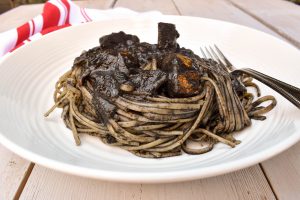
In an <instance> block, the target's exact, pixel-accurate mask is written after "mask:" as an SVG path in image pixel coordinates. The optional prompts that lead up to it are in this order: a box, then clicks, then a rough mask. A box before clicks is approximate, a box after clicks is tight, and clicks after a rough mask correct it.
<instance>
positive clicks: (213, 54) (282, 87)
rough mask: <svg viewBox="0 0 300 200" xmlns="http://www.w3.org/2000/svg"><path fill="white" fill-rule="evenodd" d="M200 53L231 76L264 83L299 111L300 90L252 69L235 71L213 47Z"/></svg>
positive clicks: (216, 48)
mask: <svg viewBox="0 0 300 200" xmlns="http://www.w3.org/2000/svg"><path fill="white" fill-rule="evenodd" d="M200 50H201V53H202V55H203V57H204V58H206V59H213V60H214V61H216V62H218V63H219V64H220V66H221V67H223V68H224V69H226V70H227V71H228V72H230V73H231V74H233V75H234V74H236V75H237V74H240V73H244V74H247V75H249V76H252V77H253V78H255V79H256V80H258V81H260V82H262V83H264V84H265V85H267V86H269V87H270V88H272V89H273V90H275V91H276V92H278V93H279V94H281V95H282V96H283V97H284V98H286V99H287V100H289V101H290V102H291V103H293V104H294V105H295V106H296V107H297V108H299V109H300V89H299V88H297V87H295V86H293V85H290V84H287V83H285V82H282V81H280V80H278V79H275V78H273V77H270V76H268V75H266V74H263V73H261V72H258V71H256V70H254V69H250V68H241V69H236V68H235V67H234V66H233V65H232V64H231V62H229V60H228V59H227V58H226V57H225V56H224V54H223V53H222V51H221V50H220V49H219V48H218V47H217V46H216V45H214V47H208V48H207V47H205V48H204V49H203V48H201V47H200Z"/></svg>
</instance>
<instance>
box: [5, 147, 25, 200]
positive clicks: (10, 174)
mask: <svg viewBox="0 0 300 200" xmlns="http://www.w3.org/2000/svg"><path fill="white" fill-rule="evenodd" d="M0 158H1V162H0V199H13V197H14V196H15V194H16V193H17V192H18V191H19V186H20V185H21V183H22V181H23V179H24V178H26V174H27V172H28V169H29V166H30V162H29V161H26V160H24V159H22V158H20V157H19V156H17V155H15V154H14V153H12V152H10V151H9V150H7V149H6V148H4V147H3V146H2V145H0Z"/></svg>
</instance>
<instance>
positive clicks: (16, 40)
mask: <svg viewBox="0 0 300 200" xmlns="http://www.w3.org/2000/svg"><path fill="white" fill-rule="evenodd" d="M136 15H141V14H139V13H136V12H134V11H132V10H129V9H125V8H115V9H109V10H96V9H87V8H80V7H79V6H77V5H76V4H74V3H73V2H72V1H70V0H49V1H48V2H46V3H45V4H44V9H43V13H42V14H41V15H38V16H36V17H35V18H33V19H32V20H30V21H29V22H27V23H25V24H23V25H22V26H19V27H18V28H15V29H12V30H9V31H6V32H3V33H0V58H1V56H3V55H5V54H6V53H8V52H11V51H13V50H15V49H16V48H19V47H20V46H22V45H24V44H26V43H28V42H30V41H32V40H36V39H38V38H41V37H42V36H43V35H45V34H47V33H50V32H52V31H56V30H58V29H61V28H65V27H68V26H71V25H74V24H79V23H85V22H90V21H96V20H106V19H113V18H124V17H128V16H136ZM142 15H151V16H152V15H160V13H159V12H155V11H154V12H153V11H152V12H147V13H143V14H142Z"/></svg>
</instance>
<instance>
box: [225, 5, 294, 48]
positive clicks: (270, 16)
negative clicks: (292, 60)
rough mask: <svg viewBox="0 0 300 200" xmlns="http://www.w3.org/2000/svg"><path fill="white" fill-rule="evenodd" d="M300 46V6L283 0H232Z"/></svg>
mask: <svg viewBox="0 0 300 200" xmlns="http://www.w3.org/2000/svg"><path fill="white" fill-rule="evenodd" d="M230 1H231V2H233V4H234V5H235V6H237V7H239V8H240V9H242V10H244V11H245V12H247V13H248V14H250V15H252V16H255V17H256V18H257V19H258V20H259V21H261V22H263V23H264V24H266V25H267V26H269V27H271V28H272V29H273V30H274V31H276V32H278V33H280V34H281V35H282V36H284V37H285V38H287V39H288V40H290V41H291V42H292V43H293V44H294V45H296V46H297V47H299V48H300V6H298V5H295V4H293V3H291V2H288V1H283V0H264V1H260V0H243V1H239V0H230Z"/></svg>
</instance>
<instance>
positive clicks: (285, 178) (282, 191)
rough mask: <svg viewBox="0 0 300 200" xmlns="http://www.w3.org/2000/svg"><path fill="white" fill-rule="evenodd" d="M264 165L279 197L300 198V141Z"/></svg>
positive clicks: (290, 199)
mask: <svg viewBox="0 0 300 200" xmlns="http://www.w3.org/2000/svg"><path fill="white" fill-rule="evenodd" d="M283 134H284V133H283ZM262 166H263V169H264V171H265V173H266V175H267V177H268V179H269V181H270V183H271V185H272V187H273V189H274V191H275V193H276V195H277V197H278V198H279V199H289V200H293V199H295V200H298V199H300V191H299V188H300V143H297V144H296V145H294V146H293V147H292V148H291V149H289V150H287V151H285V152H283V153H282V154H280V155H278V156H276V157H274V158H272V159H270V160H267V161H265V162H263V163H262Z"/></svg>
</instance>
